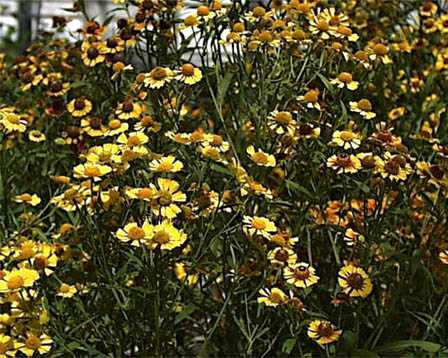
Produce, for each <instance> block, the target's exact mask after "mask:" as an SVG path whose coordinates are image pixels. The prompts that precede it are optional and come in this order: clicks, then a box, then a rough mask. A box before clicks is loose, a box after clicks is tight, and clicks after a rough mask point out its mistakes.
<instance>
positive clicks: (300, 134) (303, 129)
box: [293, 123, 320, 141]
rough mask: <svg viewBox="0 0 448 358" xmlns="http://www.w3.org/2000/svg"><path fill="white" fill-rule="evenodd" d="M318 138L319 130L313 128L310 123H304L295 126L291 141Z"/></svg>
mask: <svg viewBox="0 0 448 358" xmlns="http://www.w3.org/2000/svg"><path fill="white" fill-rule="evenodd" d="M319 136H320V128H319V127H314V125H313V124H311V123H304V124H300V125H298V126H297V128H296V130H295V132H294V136H293V139H294V140H295V141H298V140H300V139H316V138H319Z"/></svg>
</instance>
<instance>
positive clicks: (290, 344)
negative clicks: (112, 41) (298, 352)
mask: <svg viewBox="0 0 448 358" xmlns="http://www.w3.org/2000/svg"><path fill="white" fill-rule="evenodd" d="M296 342H297V338H288V339H287V340H286V341H284V342H283V346H282V352H283V353H286V354H290V353H291V352H292V350H293V349H294V347H295V345H296Z"/></svg>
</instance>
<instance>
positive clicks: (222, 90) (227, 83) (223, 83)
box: [218, 72, 233, 105]
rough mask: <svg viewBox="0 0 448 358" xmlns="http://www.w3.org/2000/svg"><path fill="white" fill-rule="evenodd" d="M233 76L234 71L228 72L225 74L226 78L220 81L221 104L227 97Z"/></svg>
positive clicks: (219, 100) (219, 97)
mask: <svg viewBox="0 0 448 358" xmlns="http://www.w3.org/2000/svg"><path fill="white" fill-rule="evenodd" d="M232 77H233V73H232V72H227V73H226V74H225V75H224V78H223V79H222V80H221V81H220V83H219V87H218V103H219V104H220V105H221V104H222V102H223V100H224V97H225V95H226V93H227V90H228V89H229V86H230V82H231V80H232Z"/></svg>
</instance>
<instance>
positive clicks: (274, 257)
mask: <svg viewBox="0 0 448 358" xmlns="http://www.w3.org/2000/svg"><path fill="white" fill-rule="evenodd" d="M271 241H273V240H272V239H271ZM268 260H269V261H270V262H271V264H272V265H273V266H274V267H278V268H281V267H284V266H287V265H289V266H291V265H294V264H295V263H296V262H297V255H296V254H295V253H294V251H292V250H291V249H289V248H287V247H276V248H275V249H274V250H271V251H270V252H269V253H268Z"/></svg>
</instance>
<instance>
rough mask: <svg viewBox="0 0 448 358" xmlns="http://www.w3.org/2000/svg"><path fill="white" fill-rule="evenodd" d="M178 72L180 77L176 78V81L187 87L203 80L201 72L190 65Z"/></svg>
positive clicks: (183, 66)
mask: <svg viewBox="0 0 448 358" xmlns="http://www.w3.org/2000/svg"><path fill="white" fill-rule="evenodd" d="M177 72H178V75H177V76H176V79H177V80H178V81H181V82H183V83H185V84H187V85H194V84H195V83H198V82H199V81H200V80H201V79H202V72H201V70H200V69H199V68H197V67H194V66H193V65H192V64H190V63H186V64H184V65H182V67H181V68H180V69H179V71H177Z"/></svg>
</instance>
